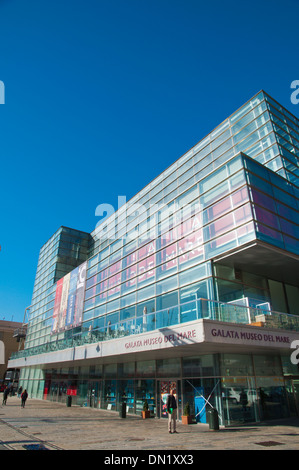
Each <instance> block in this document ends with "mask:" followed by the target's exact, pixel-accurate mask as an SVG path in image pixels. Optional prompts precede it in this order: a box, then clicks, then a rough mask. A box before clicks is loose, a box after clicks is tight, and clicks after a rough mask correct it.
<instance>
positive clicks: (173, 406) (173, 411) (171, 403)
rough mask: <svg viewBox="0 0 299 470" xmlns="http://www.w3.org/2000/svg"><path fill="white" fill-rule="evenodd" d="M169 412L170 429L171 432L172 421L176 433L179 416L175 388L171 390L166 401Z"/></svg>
mask: <svg viewBox="0 0 299 470" xmlns="http://www.w3.org/2000/svg"><path fill="white" fill-rule="evenodd" d="M166 408H167V413H168V431H169V433H170V434H171V423H172V424H173V433H176V432H177V431H176V418H177V403H176V399H175V396H174V391H173V389H171V390H170V395H168V397H167V403H166Z"/></svg>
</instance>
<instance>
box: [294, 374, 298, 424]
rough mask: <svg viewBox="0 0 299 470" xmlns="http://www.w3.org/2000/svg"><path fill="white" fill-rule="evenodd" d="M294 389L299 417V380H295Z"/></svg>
mask: <svg viewBox="0 0 299 470" xmlns="http://www.w3.org/2000/svg"><path fill="white" fill-rule="evenodd" d="M293 389H294V399H295V404H296V409H297V414H298V416H299V380H293Z"/></svg>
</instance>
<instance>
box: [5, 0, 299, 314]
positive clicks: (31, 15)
mask: <svg viewBox="0 0 299 470" xmlns="http://www.w3.org/2000/svg"><path fill="white" fill-rule="evenodd" d="M298 14H299V2H298V0H284V1H283V2H281V0H262V1H261V0H259V1H257V0H250V1H242V2H240V0H227V1H226V2H223V1H219V0H214V1H213V2H206V1H201V0H150V1H149V0H85V1H83V0H81V1H79V0H43V1H41V0H28V1H27V2H24V1H23V0H1V1H0V80H2V81H3V82H4V84H5V104H4V105H0V124H1V127H0V158H1V172H0V183H1V184H0V195H1V219H0V244H1V247H2V250H1V252H0V320H2V319H3V318H5V319H6V320H11V319H13V320H14V321H22V319H23V315H24V310H25V308H26V307H27V306H28V305H29V304H30V302H31V296H32V290H33V284H34V278H35V271H36V266H37V260H38V254H39V250H40V247H41V246H42V245H43V244H44V243H45V242H46V241H47V240H48V239H49V238H50V236H51V235H52V234H53V233H54V232H55V231H56V230H57V229H58V228H59V227H60V226H61V225H65V226H69V227H72V228H76V229H79V230H83V231H87V232H91V231H92V230H93V229H94V228H95V226H96V223H97V222H98V218H97V217H96V216H95V209H96V207H97V206H98V205H99V204H101V203H108V204H112V205H114V206H116V204H117V196H118V195H126V197H127V199H129V198H130V197H132V196H133V195H134V194H136V192H137V191H138V190H140V189H142V188H143V187H144V186H145V185H146V184H147V183H148V182H149V181H151V180H152V179H153V178H154V177H155V176H157V175H158V174H159V173H160V172H161V171H163V170H164V169H165V168H166V167H167V166H169V165H170V164H171V163H172V162H173V161H174V160H176V159H177V158H179V157H180V156H181V155H182V154H183V153H184V152H186V151H187V150H188V149H189V148H191V147H192V146H193V145H195V144H196V142H198V141H199V140H200V139H201V138H202V137H204V136H205V135H206V134H207V133H209V132H210V131H211V130H212V129H213V128H214V127H216V126H217V125H218V124H219V123H220V122H221V121H223V120H224V119H225V118H226V117H227V116H228V115H230V114H231V113H232V112H233V111H235V110H236V109H237V108H238V107H239V106H241V105H242V104H243V103H244V102H245V101H247V100H248V99H250V98H251V97H252V96H253V95H254V94H255V93H257V92H258V91H259V90H261V89H264V90H265V91H267V92H268V93H269V94H270V95H272V96H273V97H274V98H275V99H277V100H278V101H279V102H281V103H282V104H283V105H284V106H286V107H287V108H288V109H289V110H290V111H291V112H293V113H294V114H295V115H297V116H298V114H299V104H298V105H294V104H292V103H291V101H290V96H291V92H292V90H291V88H290V84H291V82H292V81H293V80H296V79H297V80H298V79H299V70H298V63H299V61H298V42H299V41H298Z"/></svg>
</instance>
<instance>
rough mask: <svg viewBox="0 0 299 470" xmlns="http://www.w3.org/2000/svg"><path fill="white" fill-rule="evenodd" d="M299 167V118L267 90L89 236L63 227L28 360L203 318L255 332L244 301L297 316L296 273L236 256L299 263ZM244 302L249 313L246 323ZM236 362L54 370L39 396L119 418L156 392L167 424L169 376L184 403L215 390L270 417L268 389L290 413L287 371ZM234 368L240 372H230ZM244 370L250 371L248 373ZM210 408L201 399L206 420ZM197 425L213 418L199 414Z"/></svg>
mask: <svg viewBox="0 0 299 470" xmlns="http://www.w3.org/2000/svg"><path fill="white" fill-rule="evenodd" d="M298 158H299V120H298V119H297V118H296V117H295V116H293V115H292V114H291V113H289V112H288V111H287V110H286V109H285V108H283V107H282V106H281V105H279V104H278V103H277V102H276V101H275V100H273V99H272V98H271V97H270V96H269V95H267V94H266V93H265V92H263V91H262V92H260V93H258V94H257V95H256V96H254V97H253V98H252V99H251V100H250V101H248V102H247V103H246V104H245V105H244V106H242V107H241V108H240V109H239V110H238V111H236V112H235V113H234V114H232V115H231V116H230V117H229V118H228V119H226V120H225V121H224V122H223V123H221V124H220V125H219V126H218V127H217V128H216V129H214V130H213V131H212V132H211V133H210V134H209V135H208V136H206V137H205V138H204V139H202V140H201V141H200V142H199V143H198V144H197V145H195V146H194V147H193V148H192V149H191V150H190V151H188V152H187V153H186V154H185V155H183V156H182V157H181V158H179V159H178V160H177V161H176V162H175V163H174V164H173V165H171V166H170V167H169V168H167V169H166V170H165V171H164V172H163V173H162V174H160V175H159V176H158V177H157V178H155V179H154V180H153V181H152V182H151V183H149V184H148V185H147V186H146V187H145V188H143V189H142V190H141V191H140V192H139V193H138V194H136V196H134V197H133V198H132V199H131V200H130V201H128V202H127V203H126V204H124V205H123V206H122V207H121V208H120V209H118V211H116V212H115V213H114V214H113V215H112V216H110V217H109V218H108V219H106V220H104V221H103V222H102V223H100V224H98V227H96V229H95V230H94V231H93V232H92V233H91V234H87V233H84V232H79V231H76V230H72V229H67V228H65V227H62V228H61V229H59V230H58V231H57V232H56V233H55V234H54V235H53V236H52V237H51V239H50V240H49V241H48V242H47V243H46V244H45V245H44V246H43V247H42V249H41V252H40V257H39V263H38V268H37V273H36V280H35V286H34V292H33V298H32V307H31V311H30V320H29V326H28V333H27V338H26V344H25V354H27V355H31V354H32V355H33V354H38V353H40V352H49V351H51V350H57V349H59V348H60V349H61V348H67V347H71V346H73V345H74V344H84V343H87V342H89V343H92V342H96V341H102V340H111V339H114V338H116V337H120V336H121V335H124V334H125V335H136V334H141V333H144V332H148V331H152V330H156V329H161V328H164V327H166V326H167V327H168V326H170V325H178V324H181V323H187V322H190V321H194V320H199V319H202V318H209V319H211V320H212V319H218V320H219V319H220V320H222V321H237V322H241V323H246V322H247V323H248V321H249V322H250V318H249V319H248V314H247V310H246V312H245V310H243V312H245V317H244V315H243V318H242V319H241V316H242V315H241V313H240V312H241V310H240V309H241V307H242V306H243V308H246V309H247V308H249V307H250V308H253V309H258V310H259V312H257V313H260V310H262V311H265V310H266V311H272V310H273V311H276V312H280V313H284V314H291V315H294V316H296V315H298V314H299V310H298V305H299V283H298V279H297V278H296V277H294V278H293V279H292V278H291V279H285V278H284V277H283V275H282V274H281V277H279V275H277V273H275V274H274V273H273V275H272V274H271V273H270V274H269V272H268V271H266V270H265V269H264V270H263V268H259V269H258V271H257V270H256V269H255V267H254V265H252V266H251V265H250V263H249V264H247V265H246V266H244V264H243V265H241V266H238V263H235V261H234V260H235V258H234V259H233V258H232V261H230V259H229V255H230V254H233V253H235V252H237V250H240V249H243V251H244V250H245V249H247V248H248V247H250V246H253V245H257V244H258V245H259V246H262V247H264V248H265V247H270V248H271V249H272V250H273V249H274V250H279V256H280V257H281V260H282V259H284V260H285V261H281V262H285V263H286V264H287V260H288V259H289V258H288V257H290V256H292V259H294V260H297V262H298V259H297V258H296V256H297V255H299V248H298V247H299V216H298V215H299V166H298ZM225 257H226V260H222V258H225ZM227 260H228V261H227ZM245 264H246V263H245ZM82 266H84V267H86V270H84V278H83V277H82V276H80V269H82ZM72 280H74V282H73V284H72ZM72 285H73V287H72ZM79 288H80V289H81V290H80V302H81V304H82V306H81V307H80V308H81V310H82V311H81V310H80V308H79V307H78V302H79V300H78V299H79V290H78V289H79ZM82 292H83V293H82ZM220 302H221V303H226V304H227V305H228V308H227V309H226V310H225V309H224V307H223V304H221V312H222V313H221V317H219V316H218V317H217V316H216V313H217V312H218V313H219V311H220V307H219V305H220V304H219V303H220ZM236 303H237V304H236ZM234 304H236V305H239V306H240V309H239V312H238V314H234V313H233V311H234V312H236V310H233V307H232V306H233V305H234ZM224 310H225V312H224ZM78 312H79V313H78ZM215 312H216V313H215ZM218 313H217V315H218ZM255 313H256V312H255ZM76 315H77V316H78V318H79V317H80V318H79V320H78V321H75V318H76ZM234 315H235V316H234ZM250 315H251V314H250ZM249 317H250V316H249ZM251 320H252V316H251ZM292 325H293V327H295V326H294V325H297V323H296V318H295V320H292ZM296 328H297V327H296ZM298 328H299V323H298ZM58 345H59V346H58ZM240 357H241V356H240ZM238 360H239V359H238V357H236V358H235V359H233V358H229V357H226V356H225V355H223V356H219V357H218V356H217V358H216V356H215V357H214V356H210V357H205V356H203V357H200V356H198V357H197V358H196V359H192V357H190V358H182V359H179V362H178V360H177V358H176V359H175V360H173V362H171V360H170V359H167V360H166V359H165V360H164V359H163V360H161V361H160V362H159V361H152V363H151V365H150V362H151V361H145V362H144V363H142V362H140V363H138V362H134V363H128V364H125V363H124V364H110V365H101V364H94V366H91V368H90V369H88V370H86V371H85V372H84V374H85V373H86V374H87V375H86V378H85V376H83V375H82V374H83V372H82V368H81V369H80V372H74V370H75V368H72V370H71V371H70V370H67V371H64V372H63V373H62V372H61V370H60V371H59V372H58V371H56V372H55V371H54V370H53V369H51V372H50V371H46V370H44V371H43V379H42V380H41V378H39V384H40V385H39V386H38V390H36V391H35V393H36V394H37V395H39V396H40V397H41V396H44V395H45V396H46V398H47V399H60V398H59V397H64V395H65V394H66V393H67V391H68V390H73V389H74V390H75V383H76V400H77V402H78V404H81V405H82V404H85V403H87V404H88V406H101V407H104V408H108V409H111V410H117V409H118V406H119V403H120V402H121V397H122V396H123V395H124V396H126V399H127V407H128V410H129V412H134V413H135V412H137V411H139V408H138V407H140V403H141V401H142V400H143V399H144V397H146V398H148V399H149V400H151V410H152V413H153V414H155V415H157V416H158V415H161V410H162V408H163V404H162V402H160V400H159V399H158V397H159V393H160V391H159V390H160V388H159V387H161V384H160V382H161V381H163V379H165V380H166V379H167V380H168V378H169V380H171V379H175V380H176V381H177V383H176V386H177V390H178V393H179V400H181V402H180V403H181V404H183V403H184V402H186V400H187V399H189V398H188V397H193V398H194V397H196V396H197V395H196V393H198V394H199V395H201V396H204V397H205V398H207V397H208V396H209V394H210V393H211V392H212V391H213V394H214V395H213V396H214V397H215V405H216V404H217V406H219V407H221V409H222V413H223V415H222V419H223V422H225V423H228V424H230V423H233V422H236V421H237V420H238V419H239V420H242V419H244V420H246V421H248V420H253V421H254V420H256V419H258V418H261V417H262V414H261V405H260V404H261V401H263V397H261V390H263V391H264V393H265V394H266V395H267V396H269V395H271V396H272V395H273V394H274V395H275V396H277V397H278V395H279V400H280V402H279V403H280V404H281V406H280V409H283V407H284V406H285V403H286V400H287V398H286V396H287V392H286V390H285V388H284V382H283V381H284V378H283V373H282V371H281V370H280V371H279V374H278V376H279V379H277V381H276V380H274V378H273V377H274V376H275V374H274V375H273V374H269V377H268V376H267V377H264V374H261V375H262V377H257V376H258V374H257V372H256V371H257V370H258V368H259V364H262V362H263V361H262V359H261V363H258V359H257V360H256V361H257V362H256V363H254V358H253V356H251V355H248V357H247V356H242V358H241V359H240V361H241V360H242V365H241V362H240V361H239V362H240V364H239V366H238V367H237V366H236V363H237V362H238ZM167 361H168V362H167ZM264 362H265V361H264ZM228 364H230V365H229V366H228ZM45 367H46V366H45ZM233 368H234V374H231V373H230V374H229V375H227V374H226V372H225V371H226V370H228V369H230V370H232V369H233ZM240 369H241V370H242V371H243V372H244V373H242V374H241V375H240V374H239V373H237V372H236V371H237V370H238V371H239V370H240ZM32 370H33V369H32ZM207 371H209V374H207ZM28 373H31V372H30V369H24V371H23V374H24V375H23V377H24V380H25V379H26V380H27V379H28V380H31V377H26V374H28ZM138 374H139V375H138ZM193 374H195V375H193ZM278 376H277V377H278ZM54 378H55V380H54ZM167 380H166V382H167ZM167 386H168V385H167V383H165V387H166V388H167ZM45 390H46V393H45ZM279 390H284V392H282V391H281V393H280V392H279ZM200 391H204V393H199V392H200ZM215 391H217V393H215ZM194 394H195V395H194ZM205 394H206V395H205ZM237 395H238V397H237ZM240 395H242V398H240ZM245 395H246V396H247V402H246V398H245ZM57 397H58V398H57ZM193 398H192V400H193ZM63 399H64V398H63ZM200 400H201V399H199V398H198V400H197V401H196V400H195V401H194V403H195V404H194V413H195V415H197V414H196V409H195V408H199V409H200V408H201V403H202V402H201V401H200ZM275 400H276V399H275ZM275 400H274V401H275ZM277 400H278V398H277ZM241 402H242V403H241ZM245 402H246V403H245ZM264 403H265V410H266V411H265V414H264V416H265V417H266V416H270V417H272V416H273V417H274V416H276V413H277V412H278V411H276V410H277V409H278V408H279V407H278V406H277V407H275V406H274V405H273V407H272V406H270V405H268V404H267V403H268V402H267V399H266V398H265V400H264ZM275 403H276V401H275ZM277 403H278V402H277ZM240 407H241V408H240ZM197 418H198V419H197V420H199V421H200V419H202V418H201V417H200V413H199V415H198V416H197ZM261 419H262V418H261Z"/></svg>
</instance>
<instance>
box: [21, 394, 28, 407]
mask: <svg viewBox="0 0 299 470" xmlns="http://www.w3.org/2000/svg"><path fill="white" fill-rule="evenodd" d="M27 398H28V393H27V390H24V392H23V393H22V395H21V400H22V403H21V407H22V408H25V403H26V400H27Z"/></svg>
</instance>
